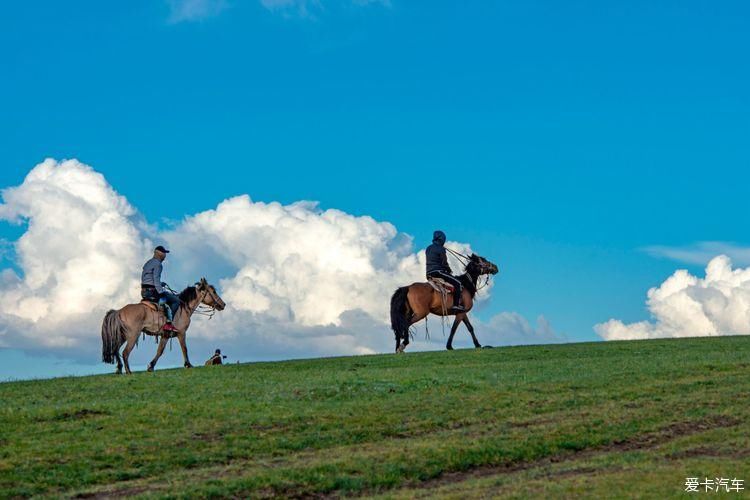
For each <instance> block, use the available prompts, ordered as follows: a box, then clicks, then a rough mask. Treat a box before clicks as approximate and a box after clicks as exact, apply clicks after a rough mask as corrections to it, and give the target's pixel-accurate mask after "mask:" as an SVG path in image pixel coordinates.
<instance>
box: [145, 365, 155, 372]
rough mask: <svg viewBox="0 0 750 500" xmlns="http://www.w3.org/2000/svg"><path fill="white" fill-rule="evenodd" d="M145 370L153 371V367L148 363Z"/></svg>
mask: <svg viewBox="0 0 750 500" xmlns="http://www.w3.org/2000/svg"><path fill="white" fill-rule="evenodd" d="M146 371H147V372H152V371H154V367H153V366H151V365H148V368H146Z"/></svg>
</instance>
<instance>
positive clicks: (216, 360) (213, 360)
mask: <svg viewBox="0 0 750 500" xmlns="http://www.w3.org/2000/svg"><path fill="white" fill-rule="evenodd" d="M222 359H227V357H226V356H223V355H222V354H221V349H216V352H214V355H213V356H211V357H210V358H209V359H208V361H206V366H211V365H220V364H221V360H222Z"/></svg>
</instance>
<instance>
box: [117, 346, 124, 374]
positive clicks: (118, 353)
mask: <svg viewBox="0 0 750 500" xmlns="http://www.w3.org/2000/svg"><path fill="white" fill-rule="evenodd" d="M120 347H122V345H120V346H118V347H117V350H116V351H115V359H116V360H117V371H116V372H115V374H117V375H122V359H121V358H120Z"/></svg>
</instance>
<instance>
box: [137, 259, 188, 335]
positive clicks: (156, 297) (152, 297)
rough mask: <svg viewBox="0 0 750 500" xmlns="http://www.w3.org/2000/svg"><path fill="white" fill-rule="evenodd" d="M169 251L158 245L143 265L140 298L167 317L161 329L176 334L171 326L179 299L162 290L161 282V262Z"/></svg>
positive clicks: (162, 284)
mask: <svg viewBox="0 0 750 500" xmlns="http://www.w3.org/2000/svg"><path fill="white" fill-rule="evenodd" d="M168 253H169V250H167V249H166V248H164V247H163V246H161V245H159V246H158V247H156V248H155V249H154V256H153V257H152V258H151V259H149V260H148V262H146V263H145V264H144V265H143V272H142V273H141V297H142V298H143V299H145V300H148V301H150V302H154V303H157V304H159V306H160V307H161V308H162V309H163V310H164V315H165V316H166V317H167V324H165V325H164V326H163V327H162V330H164V331H166V332H177V328H175V327H174V325H172V321H173V319H174V315H175V313H176V312H177V308H178V307H180V299H179V298H178V297H177V296H176V295H174V294H173V293H170V292H168V291H166V290H165V289H164V287H165V286H167V284H166V283H164V282H163V281H162V280H161V271H162V262H164V259H166V258H167V254H168Z"/></svg>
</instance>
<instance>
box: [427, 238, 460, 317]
mask: <svg viewBox="0 0 750 500" xmlns="http://www.w3.org/2000/svg"><path fill="white" fill-rule="evenodd" d="M444 245H445V233H444V232H442V231H435V232H434V233H433V235H432V245H430V246H428V247H427V250H425V255H426V257H427V279H430V278H440V279H442V280H443V281H445V282H447V283H449V284H451V285H452V286H453V307H452V308H451V310H452V312H462V311H464V310H465V309H464V306H463V305H461V294H462V291H463V286H462V285H461V281H460V280H459V279H458V278H456V277H455V276H453V271H452V270H451V266H450V265H448V255H447V254H446V252H445V246H444Z"/></svg>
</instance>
